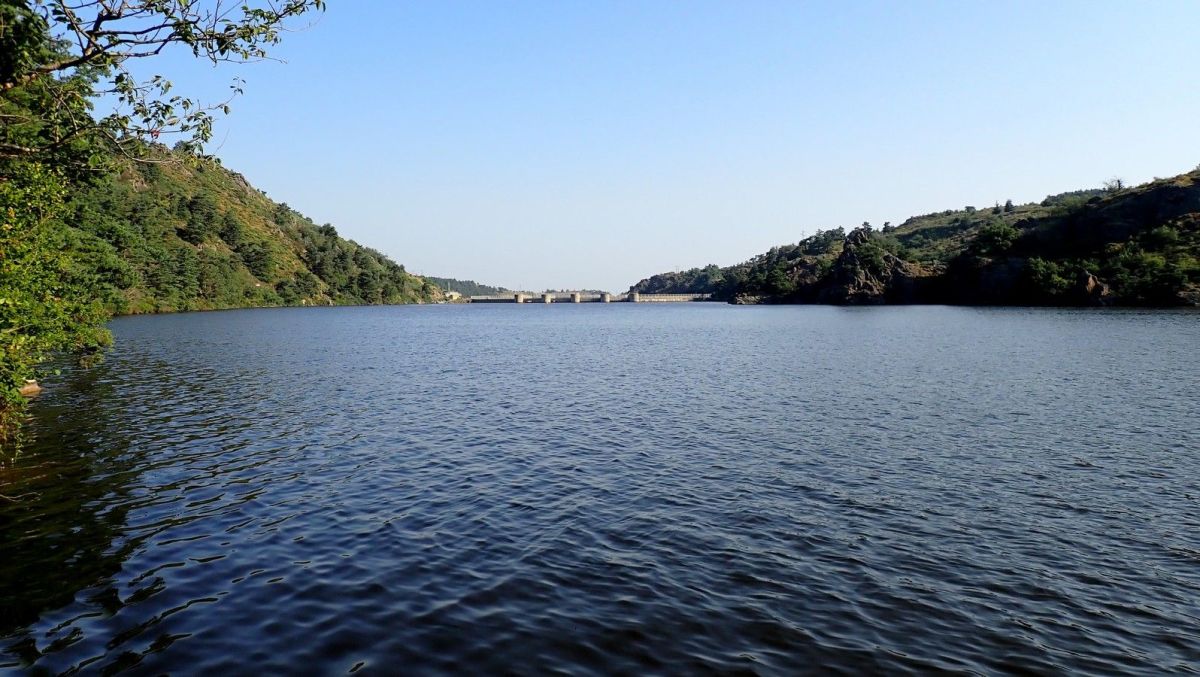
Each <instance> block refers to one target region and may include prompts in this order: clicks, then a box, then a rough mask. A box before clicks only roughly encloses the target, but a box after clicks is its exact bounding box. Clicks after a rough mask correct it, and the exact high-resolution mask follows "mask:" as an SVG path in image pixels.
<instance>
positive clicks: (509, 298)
mask: <svg viewBox="0 0 1200 677" xmlns="http://www.w3.org/2000/svg"><path fill="white" fill-rule="evenodd" d="M711 297H712V294H639V293H638V292H632V293H628V294H609V293H607V292H605V293H601V294H585V293H582V292H557V293H556V292H547V293H545V294H520V293H514V294H489V295H485V296H468V297H467V302H469V303H687V302H690V301H711V300H712V298H711Z"/></svg>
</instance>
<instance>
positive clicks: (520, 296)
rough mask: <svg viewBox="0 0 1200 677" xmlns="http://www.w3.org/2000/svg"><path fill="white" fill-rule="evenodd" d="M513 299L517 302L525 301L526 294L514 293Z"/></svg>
mask: <svg viewBox="0 0 1200 677" xmlns="http://www.w3.org/2000/svg"><path fill="white" fill-rule="evenodd" d="M513 301H514V302H516V303H525V295H524V294H513Z"/></svg>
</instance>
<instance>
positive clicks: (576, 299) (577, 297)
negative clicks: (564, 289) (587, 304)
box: [571, 292, 583, 303]
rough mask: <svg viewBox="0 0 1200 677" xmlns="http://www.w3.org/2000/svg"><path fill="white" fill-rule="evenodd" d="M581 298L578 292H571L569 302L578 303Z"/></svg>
mask: <svg viewBox="0 0 1200 677" xmlns="http://www.w3.org/2000/svg"><path fill="white" fill-rule="evenodd" d="M582 300H583V299H582V298H581V297H580V295H579V293H578V292H576V293H574V294H571V303H579V302H580V301H582Z"/></svg>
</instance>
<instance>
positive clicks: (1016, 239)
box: [630, 170, 1200, 306]
mask: <svg viewBox="0 0 1200 677" xmlns="http://www.w3.org/2000/svg"><path fill="white" fill-rule="evenodd" d="M630 291H636V292H643V293H712V294H714V295H715V296H716V297H717V298H720V299H723V300H727V301H730V302H734V303H833V304H870V303H955V304H981V305H1127V306H1180V305H1188V306H1195V305H1200V170H1198V171H1195V172H1191V173H1188V174H1183V175H1180V176H1177V177H1174V178H1171V179H1159V180H1155V181H1153V182H1150V183H1147V184H1145V185H1142V186H1138V187H1135V188H1125V187H1123V186H1111V187H1109V188H1108V189H1106V190H1084V191H1075V192H1072V193H1064V194H1060V195H1054V196H1050V197H1047V198H1046V199H1045V200H1043V201H1042V202H1040V203H1032V204H1026V205H1013V204H1012V203H1011V202H1010V203H1008V204H1006V205H1004V206H1000V205H997V206H995V207H990V208H986V209H976V208H974V207H965V208H963V209H959V210H946V211H943V212H937V213H933V214H925V215H922V216H916V217H913V218H910V219H908V220H907V221H905V222H904V223H902V224H900V225H899V226H892V225H891V224H885V225H884V227H883V229H882V230H876V229H873V228H871V227H870V226H869V225H868V224H863V226H862V227H860V228H857V229H855V230H853V231H851V232H850V233H846V232H845V231H844V230H843V229H841V228H836V229H833V230H827V231H818V232H817V233H816V234H815V235H812V236H811V237H808V238H805V239H804V240H801V241H800V242H798V243H796V244H792V245H784V246H781V247H775V248H773V249H771V250H770V251H768V252H765V253H763V254H760V255H759V256H756V257H754V258H752V259H750V260H749V261H746V262H743V263H740V264H737V265H733V266H728V267H724V268H721V267H718V266H715V265H709V266H707V267H705V268H693V269H691V270H688V271H683V272H673V273H662V274H659V275H654V276H652V277H650V278H647V279H644V280H642V281H640V282H638V283H637V284H635V285H633V286H632V287H631V288H630Z"/></svg>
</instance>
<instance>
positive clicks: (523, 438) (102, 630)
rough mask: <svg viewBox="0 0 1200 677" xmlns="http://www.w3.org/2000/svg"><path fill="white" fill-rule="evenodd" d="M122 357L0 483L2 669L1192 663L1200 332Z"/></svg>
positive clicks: (906, 327) (405, 310)
mask: <svg viewBox="0 0 1200 677" xmlns="http://www.w3.org/2000/svg"><path fill="white" fill-rule="evenodd" d="M112 326H113V331H114V333H115V334H116V338H117V346H116V348H115V350H114V351H113V352H112V354H111V355H110V356H109V358H108V360H107V361H106V362H105V363H104V364H103V365H102V366H100V367H98V368H95V369H93V370H90V371H87V372H77V371H68V372H65V373H64V374H63V375H62V376H61V377H59V378H57V379H53V380H51V382H50V383H49V384H48V385H49V386H50V387H49V390H48V393H47V394H46V396H45V397H43V398H42V399H41V400H40V401H39V402H38V403H37V405H36V407H35V412H34V413H35V421H34V425H33V429H34V432H35V434H36V437H37V440H36V442H35V443H34V445H33V446H32V448H30V449H29V450H28V451H26V452H25V453H24V454H22V455H21V456H20V457H19V458H17V459H16V461H15V462H12V463H10V464H9V465H8V466H7V467H5V468H3V469H2V470H0V494H3V495H4V496H5V497H6V499H0V547H2V548H3V551H2V555H3V556H2V558H0V671H2V670H4V669H7V670H12V671H21V670H25V669H30V668H32V669H35V670H43V671H45V672H51V673H58V672H64V671H71V670H74V669H82V670H83V671H84V672H87V673H99V672H115V671H120V670H128V671H129V672H131V673H135V674H142V673H145V674H158V673H162V672H174V673H184V674H189V673H201V672H207V673H212V674H219V673H221V672H224V673H232V674H245V673H260V674H279V673H297V672H302V673H313V674H342V673H347V672H351V671H355V670H360V671H362V672H364V673H375V674H394V673H406V674H421V673H436V672H456V673H464V672H465V673H496V672H522V673H527V672H535V673H545V672H565V673H572V674H586V673H593V672H594V673H612V672H620V673H638V674H640V673H647V672H650V673H674V674H678V673H693V672H727V671H738V672H746V673H761V674H791V673H797V672H814V673H831V672H844V673H863V672H887V673H898V672H905V671H911V672H921V673H928V672H940V671H946V672H957V673H963V672H970V673H999V672H1011V671H1026V672H1035V673H1143V674H1163V673H1168V672H1192V673H1194V672H1196V671H1197V670H1200V462H1198V461H1200V427H1198V423H1197V422H1198V421H1200V392H1198V391H1197V385H1198V384H1200V355H1198V354H1197V348H1198V347H1200V314H1195V313H1182V312H1181V313H1174V312H1161V311H1160V312H1105V311H1070V310H1014V309H993V310H985V309H956V308H875V309H837V308H820V307H808V308H798V307H733V306H725V305H718V304H685V305H674V306H662V305H655V306H647V305H631V304H616V305H599V304H588V305H580V306H573V305H553V306H544V305H540V304H538V305H530V306H515V305H507V306H506V305H491V306H441V307H402V308H346V309H286V310H256V311H239V312H227V313H205V314H187V315H175V316H160V317H139V318H127V319H120V320H117V321H115V322H114V323H113V325H112Z"/></svg>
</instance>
